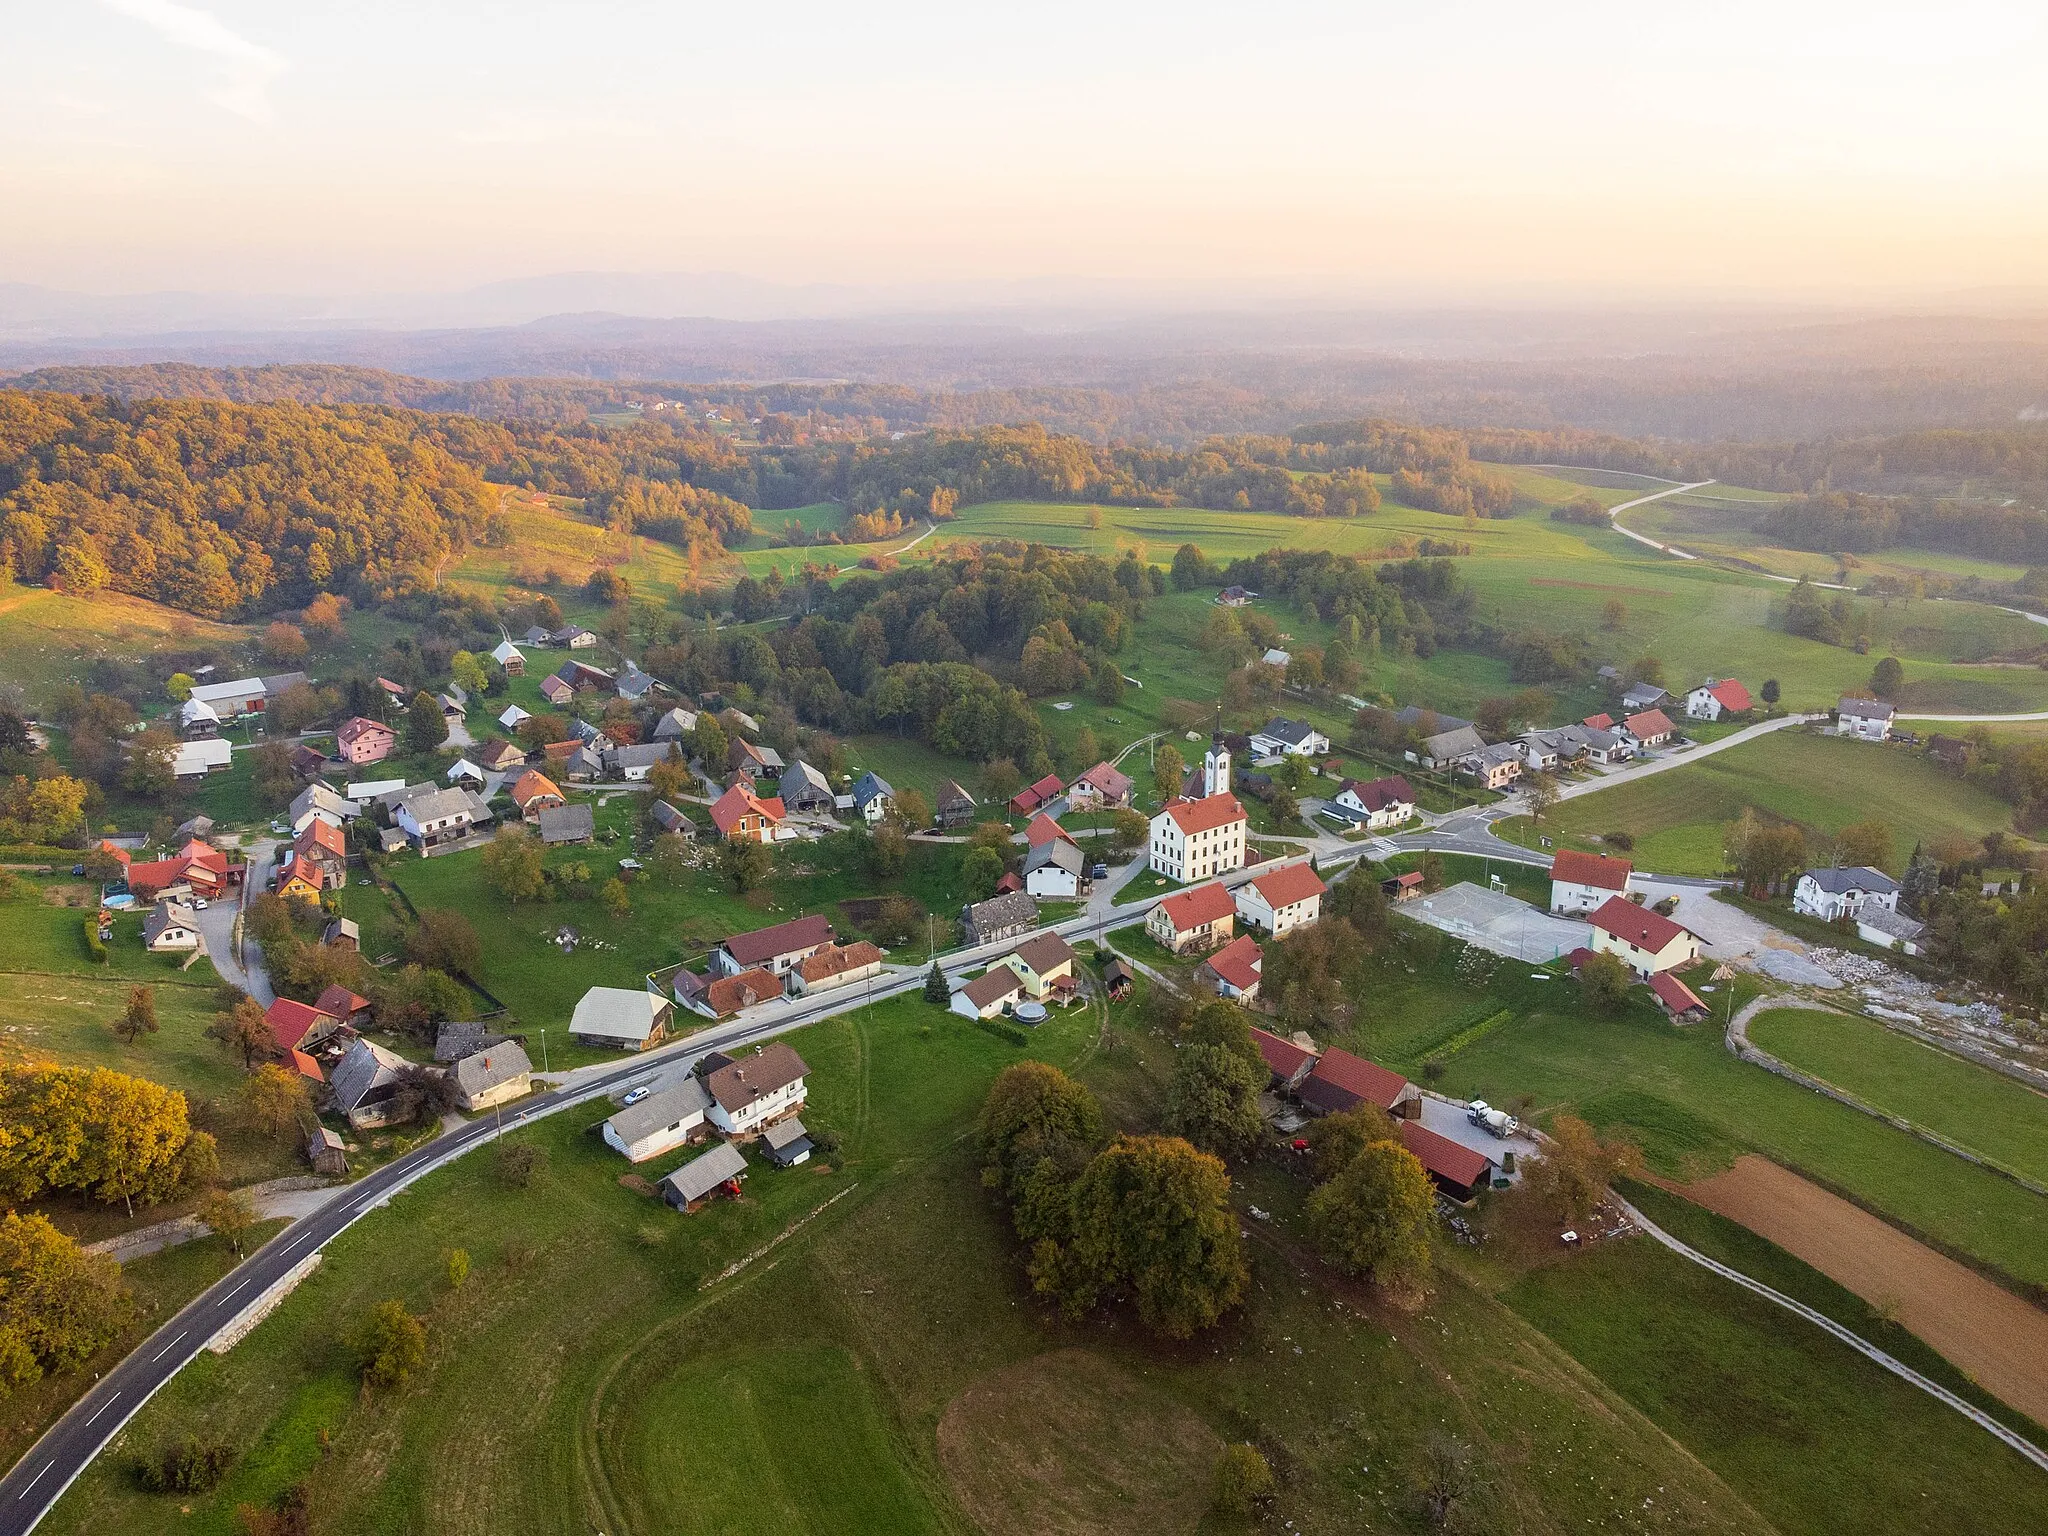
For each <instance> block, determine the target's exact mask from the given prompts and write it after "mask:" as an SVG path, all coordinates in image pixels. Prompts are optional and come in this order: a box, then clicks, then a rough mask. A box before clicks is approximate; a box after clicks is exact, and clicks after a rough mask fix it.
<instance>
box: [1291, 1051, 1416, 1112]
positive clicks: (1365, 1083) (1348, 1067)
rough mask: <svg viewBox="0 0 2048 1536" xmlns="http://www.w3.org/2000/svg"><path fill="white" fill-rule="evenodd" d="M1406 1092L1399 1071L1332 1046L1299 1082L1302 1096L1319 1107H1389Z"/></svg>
mask: <svg viewBox="0 0 2048 1536" xmlns="http://www.w3.org/2000/svg"><path fill="white" fill-rule="evenodd" d="M1407 1093H1408V1079H1407V1078H1405V1077H1403V1076H1402V1075H1401V1074H1400V1073H1398V1072H1389V1071H1388V1070H1387V1069H1386V1068H1385V1067H1382V1066H1379V1065H1377V1064H1375V1063H1373V1062H1370V1061H1367V1060H1366V1059H1365V1058H1364V1057H1363V1056H1354V1055H1352V1054H1351V1053H1350V1052H1349V1051H1340V1050H1338V1049H1336V1048H1335V1047H1334V1046H1333V1047H1331V1048H1330V1049H1329V1050H1327V1051H1325V1052H1323V1054H1322V1056H1321V1058H1320V1059H1319V1060H1318V1061H1317V1062H1316V1065H1315V1070H1314V1071H1313V1072H1311V1073H1309V1075H1308V1078H1307V1080H1306V1081H1305V1082H1304V1083H1303V1084H1302V1086H1301V1094H1302V1097H1303V1098H1305V1099H1307V1100H1308V1101H1309V1102H1310V1103H1312V1104H1314V1105H1316V1107H1317V1108H1319V1109H1333V1108H1334V1109H1350V1108H1353V1107H1355V1106H1356V1105H1358V1104H1377V1105H1379V1107H1380V1108H1381V1109H1392V1108H1393V1107H1394V1106H1395V1105H1396V1104H1398V1103H1400V1102H1401V1100H1402V1099H1403V1098H1405V1097H1406V1096H1407Z"/></svg>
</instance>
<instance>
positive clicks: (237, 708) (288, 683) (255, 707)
mask: <svg viewBox="0 0 2048 1536" xmlns="http://www.w3.org/2000/svg"><path fill="white" fill-rule="evenodd" d="M307 681H308V679H307V677H306V674H305V673H303V672H280V673H278V674H277V675H276V676H275V677H238V678H236V679H235V680H234V681H233V682H231V683H200V684H199V685H197V686H196V687H195V688H193V690H192V693H191V697H192V698H194V699H197V700H198V701H199V702H200V703H201V704H204V705H205V706H206V707H207V708H209V709H211V710H212V711H213V712H214V714H215V715H216V716H217V717H218V718H220V719H222V720H232V719H234V718H235V717H236V716H238V715H260V714H262V713H263V710H264V707H265V706H266V705H267V704H268V703H269V701H270V700H272V699H274V698H276V697H277V696H278V695H279V694H281V693H283V692H284V691H285V690H286V689H288V688H297V687H299V686H300V685H302V684H303V683H305V682H307Z"/></svg>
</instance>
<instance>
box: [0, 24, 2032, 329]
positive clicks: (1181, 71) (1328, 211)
mask: <svg viewBox="0 0 2048 1536" xmlns="http://www.w3.org/2000/svg"><path fill="white" fill-rule="evenodd" d="M2043 16H2044V9H2043V7H2041V6H2040V5H2039V4H2025V3H2011V4H1988V3H1979V0H1949V3H1944V4H1939V5H1936V4H1925V5H1918V6H1900V5H1886V4H1882V3H1869V0H1864V3H1856V4H1847V3H1844V4H1834V3H1827V4H1819V3H1803V0H1769V3H1752V0H1738V3H1724V4H1716V3H1712V0H1707V3H1701V4H1694V5H1691V6H1686V7H1677V6H1656V5H1645V4H1643V3H1641V0H1631V3H1629V4H1604V3H1603V4H1585V3H1570V0H1567V3H1566V4H1564V5H1562V6H1539V5H1531V4H1528V3H1527V0H1518V3H1512V4H1508V3H1495V0H1438V3H1436V4H1433V5H1416V4H1414V3H1412V0H1409V3H1404V4H1400V5H1386V4H1380V3H1361V0H1348V3H1338V4H1318V3H1307V0H1267V3H1264V4H1251V5H1244V4H1240V5H1231V6H1224V5H1217V4H1210V3H1205V0H1181V3H1178V4H1174V5H1165V4H1154V5H1134V4H1129V3H1122V0H1089V3H1087V4H1074V3H1069V0H1037V3H1035V4H1032V5H1028V6H1027V5H1011V6H1002V7H996V6H978V7H977V6H963V5H959V4H948V5H939V4H931V3H909V0H868V3H866V4H862V5H848V4H845V3H844V0H837V3H832V4H815V3H812V0H782V3H780V4H777V5H772V6H756V5H733V4H725V5H719V6H707V5H702V4H691V3H688V0H667V3H662V4H642V3H638V0H583V3H579V4H573V5H572V4H551V3H536V0H492V3H489V4H484V3H470V0H440V3H433V0H405V3H391V0H348V3H345V4H344V3H324V0H323V3H311V0H266V3H263V4H256V3H249V0H189V3H188V0H65V3H60V4H55V5H52V4H48V3H30V0H0V27H4V31H0V36H4V37H5V38H6V41H7V53H8V64H9V68H8V89H7V90H6V92H5V93H4V95H0V280H16V281H27V282H38V283H46V284H51V285H54V286H59V287H69V288H87V289H97V290H108V291H121V290H135V289H145V288H154V287H167V286H183V287H193V288H200V289H209V290H212V289H242V290H259V291H282V292H306V291H314V290H320V291H335V290H351V291H361V290H375V289H405V288H434V289H438V288H448V287H456V286H462V285H466V284H469V283H474V282H480V281H487V280H491V279H496V278H504V277H517V276H523V275H528V274H534V273H542V272H550V271H559V270H565V269H606V270H633V271H663V270H666V271H678V270H681V271H689V270H712V269H717V270H729V271H737V272H744V273H749V274H753V275H757V276H761V277H767V278H773V279H778V280H785V281H801V282H814V281H823V282H846V283H861V284H868V283H890V284H894V283H919V284H924V283H942V282H949V281H963V280H964V281H976V282H978V281H985V280H1018V279H1028V280H1037V279H1047V278H1051V279H1059V280H1071V281H1073V282H1075V283H1077V284H1080V285H1087V284H1091V283H1101V284H1104V285H1108V286H1112V287H1115V288H1117V289H1120V290H1122V291H1126V292H1130V291H1140V292H1143V291H1155V292H1158V293H1160V294H1161V295H1171V294H1215V295H1218V296H1224V297H1229V296H1235V295H1240V294H1242V295H1245V296H1256V295H1259V294H1272V293H1287V292H1296V293H1304V294H1306V293H1325V292H1328V293H1347V294H1355V295H1358V296H1371V295H1373V294H1384V295H1417V294H1427V295H1432V296H1441V295H1449V294H1454V293H1459V292H1463V293H1467V294H1470V295H1474V296H1479V295H1499V294H1511V293H1516V292H1538V291H1549V292H1556V291H1559V290H1560V289H1562V290H1565V291H1578V292H1585V293H1592V294H1600V293H1609V294H1620V293H1630V292H1657V291H1685V292H1700V291H1713V292H1719V293H1731V294H1732V293H1743V292H1749V293H1755V294H1758V295H1766V294H1769V295H1779V294H1787V295H1793V294H1796V295H1799V296H1802V297H1812V296H1816V295H1821V296H1826V295H1839V296H1842V297H1855V296H1859V295H1866V294H1878V293H1882V292H1887V291H1894V292H1895V291H1938V290H1944V289H1955V288H1963V287H1970V286H1976V285H2001V284H2026V285H2036V284H2041V283H2043V282H2048V259H2044V258H2048V110H2044V107H2043V82H2044V80H2048V46H2044V44H2048V24H2044V20H2043Z"/></svg>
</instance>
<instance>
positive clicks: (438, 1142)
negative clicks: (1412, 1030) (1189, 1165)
mask: <svg viewBox="0 0 2048 1536" xmlns="http://www.w3.org/2000/svg"><path fill="white" fill-rule="evenodd" d="M1364 853H1365V849H1364V848H1363V847H1362V846H1359V845H1352V846H1350V847H1348V848H1346V849H1345V851H1344V852H1343V853H1341V854H1338V855H1336V856H1335V857H1333V858H1326V859H1325V861H1324V863H1323V868H1324V870H1325V872H1328V871H1329V870H1331V869H1332V868H1334V867H1336V866H1339V865H1343V864H1348V863H1351V862H1354V861H1355V860H1357V859H1358V858H1360V857H1362V856H1363V855H1364ZM1258 873H1259V870H1258V869H1257V868H1256V867H1255V868H1253V869H1250V870H1243V871H1239V872H1238V873H1236V874H1234V875H1231V876H1228V877H1226V878H1225V880H1224V883H1225V884H1226V885H1230V886H1236V885H1241V884H1243V883H1244V882H1245V881H1246V880H1249V879H1251V878H1252V877H1253V876H1254V875H1256V874H1258ZM1162 899H1164V898H1163V897H1150V898H1147V899H1145V900H1142V901H1134V902H1131V903H1130V904H1128V905H1126V906H1121V907H1116V908H1113V909H1109V910H1098V911H1091V912H1087V913H1083V914H1080V915H1078V916H1075V917H1071V918H1068V919H1066V920H1065V921H1063V922H1059V923H1054V924H1052V925H1051V931H1052V932H1055V933H1058V934H1060V935H1061V936H1062V937H1063V938H1066V939H1069V940H1072V939H1077V938H1081V937H1084V936H1086V935H1088V934H1090V933H1100V932H1102V931H1103V930H1104V929H1106V928H1108V927H1109V926H1111V925H1112V924H1114V925H1116V926H1119V927H1121V926H1122V925H1123V924H1125V923H1128V922H1135V921H1138V920H1140V919H1142V918H1143V917H1144V915H1145V914H1146V913H1147V912H1149V911H1150V910H1151V909H1152V907H1154V906H1155V905H1157V904H1158V902H1159V901H1160V900H1162ZM1017 942H1018V941H1017V939H1014V938H1012V939H1006V940H1003V941H1002V942H1000V943H996V944H984V945H981V946H979V947H977V948H975V949H971V950H962V951H959V952H958V953H955V954H952V955H949V956H944V957H942V959H941V964H942V965H943V966H944V967H945V969H946V970H947V971H949V972H958V971H963V970H972V969H974V968H976V967H977V966H980V965H985V964H987V963H988V962H990V961H992V960H994V959H996V958H997V957H998V956H1001V955H1004V954H1007V953H1008V952H1009V951H1010V950H1012V949H1014V948H1015V947H1016V945H1017ZM923 985H924V977H923V975H922V973H920V972H916V971H912V972H907V973H899V974H895V975H891V976H890V977H889V978H888V979H887V980H886V982H882V983H875V984H870V985H868V986H865V987H847V988H845V989H844V990H843V991H841V992H833V993H828V994H827V995H826V996H825V997H823V998H820V999H816V1000H812V999H809V998H792V999H787V1000H785V1001H783V1002H780V1003H771V1004H769V1005H767V1006H766V1007H765V1008H764V1009H762V1010H760V1011H759V1012H758V1013H757V1015H756V1016H755V1017H754V1018H751V1019H747V1020H744V1021H741V1022H737V1023H734V1024H732V1025H729V1026H727V1027H725V1028H723V1029H712V1030H708V1031H705V1032H703V1033H700V1034H697V1035H692V1036H690V1037H689V1038H688V1039H686V1040H683V1041H679V1042H677V1043H676V1044H675V1045H672V1046H666V1047H663V1048H661V1049H659V1050H655V1051H649V1052H647V1053H646V1054H645V1055H641V1056H635V1057H634V1058H633V1059H632V1060H630V1061H624V1062H620V1063H618V1064H617V1065H604V1066H600V1067H595V1068H583V1069H580V1070H579V1071H577V1072H575V1073H572V1074H569V1076H568V1078H567V1080H566V1081H565V1082H564V1084H563V1086H561V1087H559V1088H557V1089H555V1090H554V1091H552V1092H550V1093H546V1094H543V1095H541V1096H540V1097H539V1098H536V1099H532V1100H528V1101H524V1102H522V1103H520V1104H519V1105H518V1106H517V1108H516V1109H514V1110H513V1111H512V1112H510V1113H508V1114H505V1115H504V1116H503V1118H502V1129H503V1130H511V1129H513V1128H515V1127H517V1126H520V1125H523V1124H525V1123H526V1122H528V1121H530V1120H536V1119H539V1118H540V1117H541V1116H543V1115H550V1114H554V1113H556V1112H557V1111H560V1110H564V1109H568V1108H571V1107H573V1106H575V1105H577V1104H582V1103H586V1102H588V1101H589V1100H591V1099H595V1098H598V1097H600V1096H602V1095H603V1094H605V1093H607V1092H609V1091H610V1090H612V1089H614V1088H619V1087H623V1086H625V1085H626V1084H628V1083H631V1082H632V1081H633V1080H634V1079H636V1078H641V1077H651V1076H653V1075H655V1074H656V1073H658V1072H664V1071H667V1070H669V1069H671V1068H672V1067H673V1066H674V1065H675V1063H676V1062H677V1061H679V1060H681V1061H689V1062H694V1061H695V1060H697V1059H698V1058H699V1057H701V1056H704V1055H706V1054H708V1053H709V1052H711V1051H716V1050H730V1049H732V1048H734V1047H736V1046H746V1045H752V1044H755V1043H757V1042H759V1041H762V1040H766V1039H768V1038H770V1037H772V1036H774V1035H779V1034H784V1033H786V1032H788V1031H790V1030H793V1029H798V1028H801V1027H802V1026H803V1025H806V1024H811V1023H815V1022H816V1021H817V1020H819V1019H821V1018H825V1017H828V1016H830V1015H832V1014H835V1013H839V1012H842V1011H844V1010H846V1009H850V1008H859V1007H864V1006H866V1005H867V1004H868V1003H871V1002H875V1001H878V1000H880V999H882V998H887V997H893V996H897V995H899V994H901V993H904V992H911V991H916V990H917V989H919V988H921V987H922V986H923ZM500 1130H501V1124H500V1121H499V1119H497V1118H490V1119H482V1120H474V1121H471V1122H470V1123H468V1124H467V1125H464V1126H463V1127H462V1128H461V1129H460V1130H456V1131H450V1132H448V1133H447V1134H446V1135H443V1136H440V1137H437V1138H436V1139H435V1140H433V1141H430V1142H428V1143H427V1144H426V1145H425V1146H423V1147H420V1148H418V1149H416V1150H415V1151H412V1152H408V1153H407V1154H406V1155H405V1156H403V1157H401V1158H398V1159H396V1160H394V1161H392V1162H390V1163H387V1164H385V1165H384V1166H383V1167H382V1168H379V1169H377V1170H376V1171H375V1172H373V1173H369V1174H366V1175H364V1176H363V1177H362V1178H361V1179H358V1180H357V1181H356V1182H354V1183H352V1184H347V1185H344V1186H342V1187H341V1188H340V1189H338V1190H336V1191H335V1194H334V1198H333V1199H332V1200H331V1201H329V1202H328V1204H326V1205H325V1206H322V1207H321V1208H320V1209H319V1210H317V1211H315V1212H314V1213H313V1214H311V1215H309V1216H306V1217H303V1218H302V1219H300V1220H298V1221H295V1222H293V1223H292V1225H291V1226H289V1227H287V1228H286V1229H285V1230H284V1231H282V1232H280V1233H279V1234H278V1235H277V1236H276V1237H274V1238H272V1239H271V1240H270V1241H269V1242H267V1243H265V1244H264V1245H263V1246H262V1247H261V1248H259V1249H257V1250H256V1252H255V1253H253V1254H251V1255H250V1256H249V1257H248V1258H247V1259H245V1260H244V1261H243V1262H242V1263H241V1264H239V1265H237V1266H236V1267H235V1268H234V1269H232V1270H230V1271H229V1272H228V1273H227V1274H226V1275H224V1276H222V1277H221V1279H219V1280H218V1281H216V1282H215V1283H214V1284H213V1285H212V1286H211V1287H209V1288H208V1289H207V1290H206V1291H205V1292H204V1293H202V1294H201V1295H200V1296H198V1297H196V1298H195V1299H194V1300H193V1301H192V1302H190V1303H189V1304H188V1305H187V1306H186V1307H185V1308H184V1310H182V1311H181V1312H179V1313H178V1314H177V1316H175V1317H173V1318H172V1319H171V1320H170V1321H169V1322H167V1323H165V1324H164V1325H163V1326H162V1327H160V1328H159V1329H157V1331H156V1332H155V1333H153V1334H151V1335H150V1336H149V1337H148V1338H147V1339H145V1340H144V1341H143V1342H142V1343H141V1344H140V1345H138V1346H137V1347H136V1348H135V1350H134V1351H133V1352H132V1353H130V1354H129V1355H128V1357H127V1358H126V1359H124V1360H123V1361H122V1362H121V1363H120V1364H119V1365H117V1366H115V1367H114V1369H113V1370H112V1371H110V1372H109V1373H107V1374H106V1375H105V1376H103V1377H102V1378H101V1379H100V1380H99V1381H98V1382H96V1383H95V1384H94V1386H93V1388H92V1390H91V1391H90V1392H88V1393H86V1394H85V1395H84V1396H83V1397H81V1398H80V1399H79V1400H78V1401H77V1402H76V1403H74V1404H73V1405H72V1406H71V1409H70V1411H69V1412H67V1413H66V1414H65V1415H64V1417H63V1418H61V1419H59V1420H58V1421H57V1422H56V1423H55V1424H53V1425H52V1426H51V1427H50V1428H49V1430H48V1431H46V1432H45V1433H44V1435H43V1437H42V1438H41V1439H40V1440H38V1441H37V1442H36V1443H35V1445H34V1446H33V1447H32V1448H31V1449H30V1450H29V1452H28V1454H27V1455H25V1456H24V1457H22V1459H21V1460H20V1461H19V1462H17V1463H16V1464H15V1466H14V1467H13V1469H12V1470H11V1471H9V1472H8V1474H7V1475H6V1476H5V1477H4V1478H0V1536H26V1533H27V1532H29V1531H32V1530H34V1529H35V1527H36V1523H37V1522H38V1521H40V1520H41V1519H42V1517H43V1516H44V1515H45V1514H46V1513H48V1512H49V1509H50V1507H51V1506H52V1505H54V1504H55V1503H56V1502H57V1500H58V1498H59V1497H60V1496H61V1495H62V1494H63V1492H64V1490H65V1489H67V1488H69V1487H70V1486H71V1484H72V1483H73V1482H74V1481H76V1479H77V1478H78V1475H79V1474H80V1473H81V1472H83V1471H84V1470H85V1469H86V1467H87V1466H89V1465H90V1464H91V1462H92V1459H93V1458H94V1457H95V1456H97V1455H98V1454H99V1453H100V1451H101V1450H103V1449H104V1448H105V1447H106V1445H107V1442H108V1441H110V1440H112V1439H113V1437H114V1436H115V1435H116V1434H118V1433H119V1432H120V1431H121V1429H122V1427H123V1426H124V1425H126V1424H127V1422H128V1421H129V1420H130V1419H131V1418H133V1417H134V1416H135V1414H136V1413H137V1412H138V1411H139V1410H140V1409H141V1407H142V1405H143V1404H144V1403H146V1402H148V1401H149V1399H150V1398H151V1397H152V1396H154V1395H155V1393H156V1392H157V1390H158V1389H159V1388H160V1387H162V1386H163V1385H164V1383H165V1382H167V1381H169V1380H170V1379H171V1378H172V1377H173V1376H175V1375H177V1374H178V1372H179V1371H180V1370H181V1369H183V1368H184V1366H185V1363H186V1362H187V1361H189V1360H190V1359H191V1358H192V1357H193V1356H194V1355H196V1354H198V1353H199V1351H200V1350H201V1349H203V1348H204V1347H205V1346H206V1342H207V1340H209V1339H211V1338H212V1337H213V1336H214V1335H215V1334H217V1333H218V1332H219V1331H220V1330H221V1329H222V1328H223V1327H224V1326H226V1325H227V1324H228V1323H229V1322H231V1321H233V1320H234V1318H235V1317H236V1316H237V1315H238V1313H239V1312H240V1311H241V1309H242V1308H244V1307H246V1306H248V1305H249V1303H250V1302H251V1301H252V1300H253V1299H254V1298H255V1297H257V1296H260V1295H262V1294H263V1292H264V1291H265V1290H267V1289H268V1288H269V1287H270V1286H271V1285H273V1284H275V1283H276V1282H277V1281H278V1280H279V1279H281V1278H282V1277H283V1276H284V1275H285V1274H286V1273H287V1272H288V1271H289V1270H290V1269H291V1268H292V1266H293V1265H295V1264H298V1263H299V1262H300V1261H302V1260H303V1259H304V1258H305V1257H306V1256H307V1255H308V1254H310V1253H313V1252H316V1251H317V1250H319V1249H321V1248H324V1247H325V1246H326V1245H327V1244H328V1243H330V1242H332V1241H333V1240H334V1239H335V1238H336V1237H338V1236H340V1235H341V1233H343V1232H345V1231H346V1230H348V1228H349V1227H351V1226H353V1225H354V1224H355V1223H356V1222H358V1221H360V1220H361V1219H362V1218H363V1217H364V1216H365V1215H367V1214H368V1213H369V1212H371V1211H373V1210H375V1209H377V1208H378V1207H379V1206H380V1205H383V1204H385V1203H386V1202H388V1201H389V1200H390V1199H391V1198H392V1197H393V1196H394V1195H396V1194H398V1193H399V1192H400V1191H401V1190H403V1189H404V1188H405V1187H406V1186H407V1185H408V1184H411V1183H412V1182H413V1181H414V1180H416V1179H419V1178H422V1177H424V1176H425V1175H427V1174H429V1173H431V1172H433V1171H434V1170H435V1169H436V1168H440V1167H443V1166H445V1165H446V1164H448V1163H451V1162H453V1161H454V1160H455V1159H456V1158H458V1157H461V1156H462V1155H463V1154H464V1153H466V1152H470V1151H473V1150H474V1149H475V1148H476V1147H477V1146H479V1145H480V1144H481V1143H483V1142H487V1141H490V1140H492V1139H493V1138H495V1137H496V1136H497V1135H499V1133H500Z"/></svg>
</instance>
